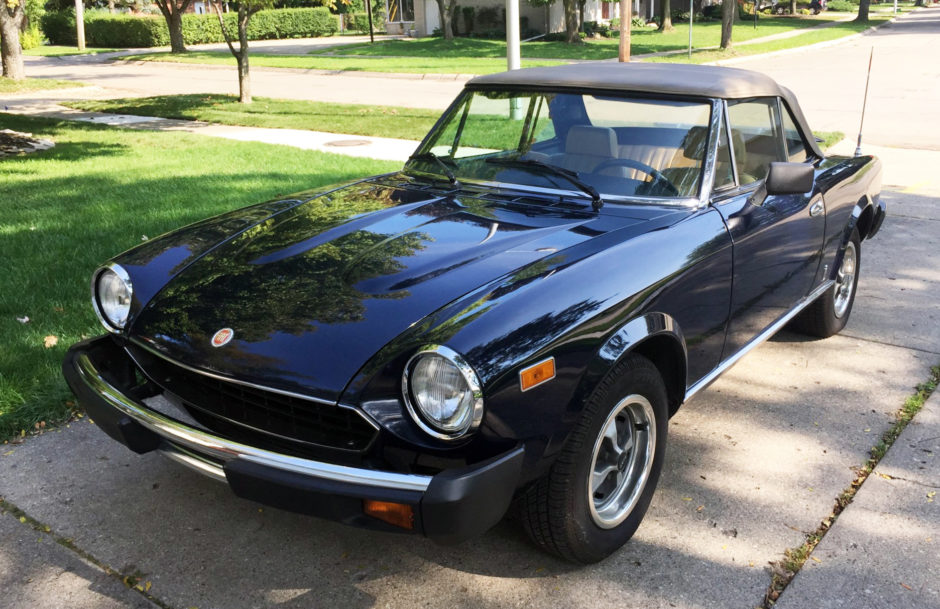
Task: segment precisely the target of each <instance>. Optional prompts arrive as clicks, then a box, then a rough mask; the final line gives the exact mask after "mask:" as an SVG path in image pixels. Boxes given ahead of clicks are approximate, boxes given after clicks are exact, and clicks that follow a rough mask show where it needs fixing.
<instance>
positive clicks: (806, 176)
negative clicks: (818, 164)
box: [767, 163, 814, 195]
mask: <svg viewBox="0 0 940 609" xmlns="http://www.w3.org/2000/svg"><path fill="white" fill-rule="evenodd" d="M813 174H814V168H813V166H812V165H809V164H808V163H771V164H770V171H769V172H768V173H767V194H768V195H799V194H803V193H804V192H809V191H810V190H812V189H813Z"/></svg>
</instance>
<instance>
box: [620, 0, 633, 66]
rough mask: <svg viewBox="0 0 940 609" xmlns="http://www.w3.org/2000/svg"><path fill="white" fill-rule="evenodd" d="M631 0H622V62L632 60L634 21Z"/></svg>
mask: <svg viewBox="0 0 940 609" xmlns="http://www.w3.org/2000/svg"><path fill="white" fill-rule="evenodd" d="M631 8H632V7H631V6H630V0H620V63H626V62H628V61H630V22H631V21H633V14H632V12H631Z"/></svg>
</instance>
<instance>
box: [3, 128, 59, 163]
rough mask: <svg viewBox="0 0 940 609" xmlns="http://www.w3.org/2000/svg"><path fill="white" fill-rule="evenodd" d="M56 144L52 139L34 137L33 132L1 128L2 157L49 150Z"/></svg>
mask: <svg viewBox="0 0 940 609" xmlns="http://www.w3.org/2000/svg"><path fill="white" fill-rule="evenodd" d="M53 146H55V142H53V141H52V140H43V139H40V138H37V137H33V134H32V133H20V132H19V131H10V130H9V129H3V130H0V158H3V157H8V156H17V155H21V154H29V153H30V152H38V151H40V150H47V149H49V148H52V147H53Z"/></svg>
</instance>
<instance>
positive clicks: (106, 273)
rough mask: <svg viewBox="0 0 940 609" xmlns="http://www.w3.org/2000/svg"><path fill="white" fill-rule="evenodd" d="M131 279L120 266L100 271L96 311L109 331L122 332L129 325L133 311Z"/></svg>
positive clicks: (97, 277)
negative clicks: (129, 317)
mask: <svg viewBox="0 0 940 609" xmlns="http://www.w3.org/2000/svg"><path fill="white" fill-rule="evenodd" d="M132 293H133V289H132V287H131V280H130V277H129V276H128V275H127V272H126V271H125V270H124V269H123V268H121V267H120V266H118V265H116V264H115V265H111V266H108V267H105V268H103V269H101V270H99V271H98V273H97V274H96V280H95V295H94V296H95V298H94V302H95V311H96V312H97V313H98V317H100V318H101V321H102V322H103V323H104V325H105V327H106V328H108V329H109V330H112V331H113V330H120V329H122V328H123V327H124V325H125V324H126V323H127V316H128V314H129V313H130V310H131V295H132Z"/></svg>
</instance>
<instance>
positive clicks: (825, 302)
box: [791, 230, 862, 338]
mask: <svg viewBox="0 0 940 609" xmlns="http://www.w3.org/2000/svg"><path fill="white" fill-rule="evenodd" d="M849 265H851V267H852V268H851V269H847V268H846V267H847V266H849ZM861 265H862V248H861V239H860V238H859V236H858V231H857V230H853V231H852V237H851V238H850V239H849V241H848V242H847V243H846V245H845V252H844V253H843V255H842V257H841V258H840V260H839V268H838V269H837V271H836V277H835V279H836V282H835V283H834V284H833V286H832V287H831V288H829V289H828V290H826V291H825V292H824V293H823V294H822V296H820V297H819V298H817V299H816V300H815V301H814V302H813V303H812V304H811V305H809V306H808V307H806V309H804V310H803V312H802V313H800V314H799V315H798V316H797V317H796V318H795V319H794V320H793V322H792V324H791V326H792V329H793V330H795V331H797V332H800V333H802V334H808V335H810V336H818V337H820V338H829V337H830V336H832V335H834V334H838V333H839V332H840V331H841V330H842V328H844V327H845V324H846V323H848V321H849V315H851V313H852V305H853V304H855V293H856V292H857V287H858V275H859V270H860V269H861ZM849 270H850V271H851V278H850V279H849V280H848V281H846V280H845V276H846V274H847V273H848V271H849Z"/></svg>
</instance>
